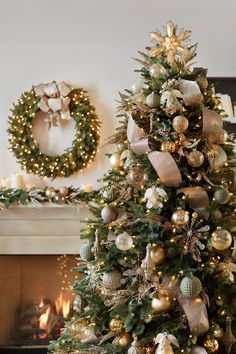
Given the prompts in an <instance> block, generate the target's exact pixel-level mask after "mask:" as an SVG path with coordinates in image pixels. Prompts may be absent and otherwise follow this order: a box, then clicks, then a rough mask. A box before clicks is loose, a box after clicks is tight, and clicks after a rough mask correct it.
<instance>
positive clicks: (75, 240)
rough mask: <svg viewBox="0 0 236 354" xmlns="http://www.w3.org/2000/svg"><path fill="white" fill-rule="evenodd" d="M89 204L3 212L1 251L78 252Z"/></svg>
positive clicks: (44, 206)
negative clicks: (80, 235)
mask: <svg viewBox="0 0 236 354" xmlns="http://www.w3.org/2000/svg"><path fill="white" fill-rule="evenodd" d="M88 216H89V211H88V208H87V207H86V206H80V207H79V208H77V207H76V206H68V205H63V206H59V205H53V204H44V205H43V206H42V207H37V206H34V205H29V206H16V207H12V208H9V209H6V210H1V211H0V254H5V255H7V254H8V255H11V254H18V255H27V254H29V255H30V254H42V255H43V254H78V253H79V249H80V245H81V241H80V238H79V234H80V229H81V227H83V225H84V224H83V223H81V222H80V221H81V220H85V219H86V218H87V217H88Z"/></svg>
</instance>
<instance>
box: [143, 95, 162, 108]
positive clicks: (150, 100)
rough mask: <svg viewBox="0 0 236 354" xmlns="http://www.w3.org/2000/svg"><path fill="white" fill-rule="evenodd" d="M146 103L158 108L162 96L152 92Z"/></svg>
mask: <svg viewBox="0 0 236 354" xmlns="http://www.w3.org/2000/svg"><path fill="white" fill-rule="evenodd" d="M146 104H147V106H148V107H150V108H158V107H159V106H160V96H159V95H158V94H157V93H155V92H152V93H150V95H148V96H147V97H146Z"/></svg>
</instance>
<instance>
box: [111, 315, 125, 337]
mask: <svg viewBox="0 0 236 354" xmlns="http://www.w3.org/2000/svg"><path fill="white" fill-rule="evenodd" d="M109 328H110V330H111V331H112V332H115V333H120V332H122V331H123V329H124V322H123V321H122V319H120V318H118V317H117V318H112V319H111V321H110V322H109Z"/></svg>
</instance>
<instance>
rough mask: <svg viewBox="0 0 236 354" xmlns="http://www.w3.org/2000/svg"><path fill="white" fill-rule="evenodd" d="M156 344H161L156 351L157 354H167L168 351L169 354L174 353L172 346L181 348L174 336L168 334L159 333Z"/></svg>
mask: <svg viewBox="0 0 236 354" xmlns="http://www.w3.org/2000/svg"><path fill="white" fill-rule="evenodd" d="M155 344H159V345H158V348H157V350H156V354H159V353H161V352H163V353H165V351H166V350H168V353H174V352H173V349H172V346H171V345H172V344H173V345H175V346H176V347H177V348H179V343H178V341H177V339H176V337H175V336H173V334H169V333H167V332H163V333H159V334H158V335H157V336H156V338H155Z"/></svg>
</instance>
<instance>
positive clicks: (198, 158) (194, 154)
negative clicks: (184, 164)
mask: <svg viewBox="0 0 236 354" xmlns="http://www.w3.org/2000/svg"><path fill="white" fill-rule="evenodd" d="M187 161H188V164H189V165H190V166H192V167H199V166H201V165H202V164H203V162H204V155H203V153H201V151H198V150H193V151H191V152H190V153H189V154H188V155H187Z"/></svg>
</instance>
